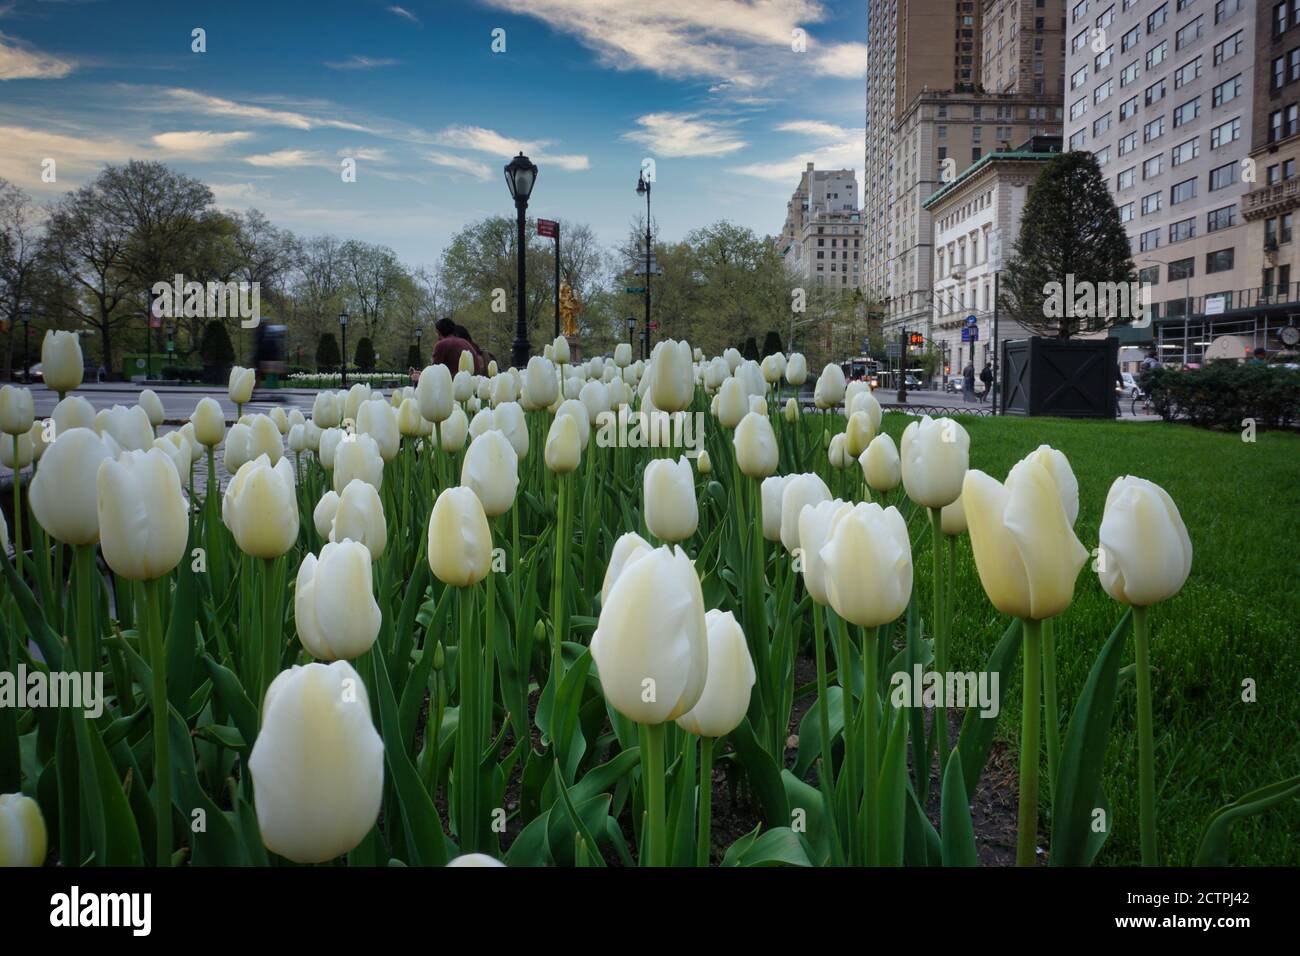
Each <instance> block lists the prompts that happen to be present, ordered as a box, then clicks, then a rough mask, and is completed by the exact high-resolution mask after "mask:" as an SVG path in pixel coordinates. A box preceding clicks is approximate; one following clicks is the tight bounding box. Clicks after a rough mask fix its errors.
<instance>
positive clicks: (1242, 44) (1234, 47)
mask: <svg viewBox="0 0 1300 956" xmlns="http://www.w3.org/2000/svg"><path fill="white" fill-rule="evenodd" d="M1245 48H1246V41H1245V37H1244V34H1243V31H1241V30H1238V31H1237V32H1236V33H1234V34H1233V35H1232V36H1230V37H1228V39H1226V40H1224V41H1223V42H1222V43H1216V44H1215V45H1214V65H1215V66H1218V65H1219V64H1220V63H1222V62H1224V61H1225V60H1231V59H1232V58H1233V57H1234V56H1236V55H1237V54H1238V53H1240V52H1241V51H1242V50H1244V49H1245Z"/></svg>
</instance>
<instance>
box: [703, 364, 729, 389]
mask: <svg viewBox="0 0 1300 956" xmlns="http://www.w3.org/2000/svg"><path fill="white" fill-rule="evenodd" d="M729 378H731V366H729V365H728V364H727V360H726V359H724V358H722V357H721V356H719V357H717V358H714V359H711V360H710V361H709V364H708V365H706V366H705V367H704V387H705V388H707V389H708V390H709V391H710V392H716V391H717V390H718V389H720V388H721V387H722V383H723V382H725V381H726V380H727V379H729Z"/></svg>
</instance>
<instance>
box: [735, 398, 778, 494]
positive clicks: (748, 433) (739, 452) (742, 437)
mask: <svg viewBox="0 0 1300 956" xmlns="http://www.w3.org/2000/svg"><path fill="white" fill-rule="evenodd" d="M734 444H735V446H736V463H737V464H738V465H739V466H740V470H741V471H742V472H743V473H744V474H745V475H747V476H749V477H750V478H766V477H767V476H768V475H770V474H772V473H774V472H775V471H776V466H777V461H778V457H779V453H778V451H777V447H776V435H774V434H773V433H772V423H771V422H770V421H768V419H767V416H766V415H755V414H754V413H753V412H750V413H749V414H748V415H746V416H745V417H744V418H742V419H741V420H740V424H739V425H737V426H736V436H735V439H734Z"/></svg>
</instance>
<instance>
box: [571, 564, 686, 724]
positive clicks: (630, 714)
mask: <svg viewBox="0 0 1300 956" xmlns="http://www.w3.org/2000/svg"><path fill="white" fill-rule="evenodd" d="M591 657H592V660H594V661H595V663H596V670H597V671H598V672H599V674H600V685H601V689H602V690H603V691H604V693H605V699H606V700H607V701H608V702H609V703H610V705H611V706H613V708H614V709H615V710H617V711H618V712H619V713H621V714H622V715H623V716H624V717H627V718H629V719H630V720H634V721H636V722H637V723H640V724H662V723H664V722H665V721H669V720H675V719H677V718H678V717H680V716H681V715H682V714H685V713H686V712H688V711H689V710H690V709H691V708H692V707H694V706H695V705H696V703H697V702H698V701H699V699H700V695H701V693H702V692H703V690H704V683H705V679H706V677H707V675H708V668H709V641H708V626H707V624H706V623H705V618H704V595H703V593H702V592H701V589H700V579H699V577H698V576H697V575H696V573H695V567H694V566H693V565H692V564H691V559H690V558H688V557H687V556H686V552H685V551H682V550H681V549H680V548H676V549H673V548H669V547H662V548H657V549H656V550H654V551H652V552H650V553H649V554H646V555H642V556H640V557H638V558H637V559H636V560H634V561H631V562H629V563H627V564H625V565H624V566H623V569H622V571H621V572H620V573H619V575H618V577H617V579H616V580H615V581H614V584H613V586H612V587H611V588H610V591H609V596H608V599H607V600H606V601H605V603H603V604H602V605H601V609H600V618H599V621H598V623H597V626H596V633H595V634H594V635H592V638H591Z"/></svg>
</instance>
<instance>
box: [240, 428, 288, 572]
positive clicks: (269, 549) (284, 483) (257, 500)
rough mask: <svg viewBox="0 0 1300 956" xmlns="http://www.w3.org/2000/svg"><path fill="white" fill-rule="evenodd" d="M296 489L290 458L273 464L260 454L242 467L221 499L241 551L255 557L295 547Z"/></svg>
mask: <svg viewBox="0 0 1300 956" xmlns="http://www.w3.org/2000/svg"><path fill="white" fill-rule="evenodd" d="M268 423H269V420H268ZM296 492H297V487H296V484H295V482H294V476H293V466H292V465H290V464H289V462H288V459H284V458H282V459H280V461H279V462H278V463H277V464H275V465H272V464H271V460H270V459H269V458H268V457H267V456H266V455H259V456H258V457H257V458H255V459H253V460H252V461H247V462H244V464H243V465H241V466H240V467H239V470H238V471H237V472H235V477H234V478H232V479H231V480H230V485H229V486H228V487H227V488H226V494H225V497H224V498H223V499H222V501H221V520H222V521H223V522H224V523H225V525H226V527H227V528H229V529H230V533H231V534H232V535H234V537H235V543H236V544H238V545H239V550H241V551H243V552H244V553H245V554H247V555H251V556H252V557H255V558H278V557H279V556H280V555H282V554H284V553H285V552H287V551H288V550H289V549H290V548H292V547H293V546H294V543H295V542H296V541H297V540H298V501H297V494H296Z"/></svg>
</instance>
